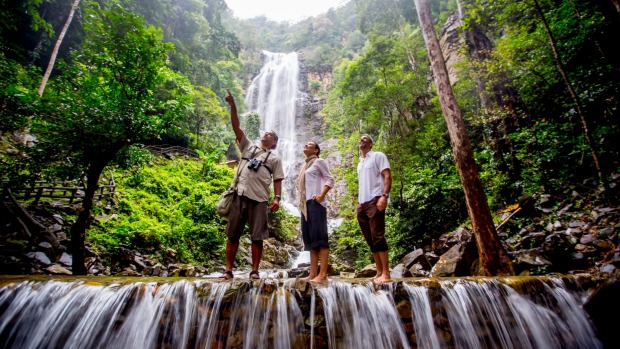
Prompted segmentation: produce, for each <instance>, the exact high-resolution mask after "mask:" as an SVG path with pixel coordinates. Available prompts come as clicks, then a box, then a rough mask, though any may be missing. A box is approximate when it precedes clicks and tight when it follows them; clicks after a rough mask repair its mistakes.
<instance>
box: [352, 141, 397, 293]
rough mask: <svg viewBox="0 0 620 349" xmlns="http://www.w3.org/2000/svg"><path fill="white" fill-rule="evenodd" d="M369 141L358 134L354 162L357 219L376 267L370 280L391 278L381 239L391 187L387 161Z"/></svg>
mask: <svg viewBox="0 0 620 349" xmlns="http://www.w3.org/2000/svg"><path fill="white" fill-rule="evenodd" d="M372 146H373V140H372V138H371V137H370V136H369V135H367V134H365V135H362V137H360V141H359V149H360V151H361V156H360V162H359V164H358V165H357V176H358V184H359V190H358V196H357V199H358V205H357V221H358V223H359V225H360V228H361V230H362V234H363V235H364V238H365V239H366V242H367V243H368V246H370V251H371V252H372V257H373V258H374V260H375V265H376V267H377V275H376V276H375V277H374V278H373V281H374V282H377V283H384V282H389V281H392V280H391V278H390V266H389V260H388V244H387V241H386V240H385V209H386V207H387V204H388V198H389V196H390V189H391V188H392V173H391V171H390V163H389V162H388V159H387V156H385V154H384V153H381V152H376V151H372Z"/></svg>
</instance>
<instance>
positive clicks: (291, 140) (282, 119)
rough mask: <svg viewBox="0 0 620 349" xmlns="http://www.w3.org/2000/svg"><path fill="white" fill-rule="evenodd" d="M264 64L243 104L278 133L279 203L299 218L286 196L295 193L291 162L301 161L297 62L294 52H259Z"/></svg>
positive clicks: (267, 128)
mask: <svg viewBox="0 0 620 349" xmlns="http://www.w3.org/2000/svg"><path fill="white" fill-rule="evenodd" d="M262 55H263V57H264V64H263V67H262V68H261V70H260V72H259V73H258V75H257V76H256V77H254V79H253V80H252V83H251V84H250V86H249V87H248V89H247V93H246V97H245V102H246V104H247V105H248V109H249V112H255V113H258V114H259V115H260V117H261V122H262V125H263V127H264V129H265V130H274V131H276V133H277V134H278V138H279V140H278V147H277V151H278V154H279V155H280V158H281V159H282V165H283V169H284V175H285V180H284V182H283V189H284V192H283V201H284V208H285V209H287V211H289V212H291V213H293V214H296V215H297V216H299V213H298V210H297V209H296V208H295V207H296V205H293V204H291V200H290V197H291V196H290V195H286V193H292V192H293V191H294V190H295V182H294V178H296V177H297V176H296V175H297V174H296V173H293V172H294V171H293V169H294V167H295V162H300V161H302V160H303V154H302V149H301V148H300V147H299V145H298V144H297V136H296V133H295V118H296V116H297V112H298V110H301V106H299V104H301V99H300V97H299V61H298V57H297V53H296V52H291V53H273V52H268V51H263V53H262Z"/></svg>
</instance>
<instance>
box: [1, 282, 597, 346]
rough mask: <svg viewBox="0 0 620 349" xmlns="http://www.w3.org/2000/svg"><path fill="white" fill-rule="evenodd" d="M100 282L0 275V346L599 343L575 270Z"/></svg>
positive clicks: (568, 344) (570, 344)
mask: <svg viewBox="0 0 620 349" xmlns="http://www.w3.org/2000/svg"><path fill="white" fill-rule="evenodd" d="M101 280H104V279H102V278H100V277H89V278H82V279H73V280H67V279H64V281H63V280H61V279H47V280H41V281H33V280H23V279H21V280H20V279H19V278H10V279H8V280H0V284H2V286H1V287H0V346H1V347H2V348H20V349H24V348H119V349H120V348H127V349H133V348H352V349H357V348H472V349H473V348H584V349H585V348H587V349H592V348H602V345H601V343H600V342H599V340H598V339H597V338H596V336H595V332H594V330H593V328H592V325H591V324H590V321H589V319H588V317H587V314H586V313H585V311H584V310H583V308H582V305H583V304H582V298H584V291H581V290H580V285H579V283H578V282H577V279H576V278H573V277H564V278H559V277H558V278H547V277H527V278H524V277H512V278H463V279H446V280H439V279H406V280H405V279H403V280H400V281H398V282H395V283H391V284H388V285H380V286H375V285H373V284H372V283H370V282H368V281H361V282H360V281H359V280H353V281H344V280H340V281H330V283H329V284H328V285H317V284H310V283H307V282H305V281H303V280H299V279H287V280H277V279H262V280H260V281H254V282H253V281H250V280H241V279H235V280H234V281H233V282H217V281H213V280H207V279H199V280H176V281H175V280H165V279H164V280H163V281H162V280H160V281H158V282H156V281H151V280H152V279H151V280H144V281H142V280H138V281H134V282H128V281H129V280H130V279H124V280H123V282H124V284H120V283H115V282H114V281H116V280H118V279H113V280H112V281H111V283H110V284H107V285H104V284H102V283H100V282H99V281H101ZM131 280H132V281H133V280H135V279H131Z"/></svg>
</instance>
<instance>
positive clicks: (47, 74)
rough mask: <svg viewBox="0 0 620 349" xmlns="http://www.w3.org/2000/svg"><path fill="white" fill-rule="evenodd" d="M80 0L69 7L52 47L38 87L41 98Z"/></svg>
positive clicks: (76, 0)
mask: <svg viewBox="0 0 620 349" xmlns="http://www.w3.org/2000/svg"><path fill="white" fill-rule="evenodd" d="M79 3H80V0H74V1H73V5H72V6H71V10H70V11H69V16H68V17H67V21H66V22H65V25H64V26H63V27H62V30H61V31H60V35H58V39H56V45H54V50H53V51H52V55H51V56H50V61H49V63H48V64H47V69H46V70H45V74H44V75H43V80H42V81H41V86H39V97H41V96H43V92H44V91H45V85H47V80H48V79H49V78H50V74H51V73H52V70H53V69H54V63H55V62H56V56H57V55H58V50H59V49H60V44H62V40H63V39H64V38H65V34H66V33H67V30H68V29H69V25H70V24H71V21H72V20H73V14H74V13H75V9H76V8H77V7H78V5H79Z"/></svg>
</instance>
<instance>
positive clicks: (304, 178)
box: [297, 142, 334, 282]
mask: <svg viewBox="0 0 620 349" xmlns="http://www.w3.org/2000/svg"><path fill="white" fill-rule="evenodd" d="M320 154H321V148H320V147H319V145H318V144H317V143H316V142H308V143H306V145H304V155H305V156H306V159H305V160H306V162H305V164H304V165H303V166H302V168H301V171H300V173H299V178H298V180H297V190H298V192H299V211H300V212H301V235H302V238H303V241H304V250H305V251H310V275H309V276H308V277H307V278H306V280H309V281H314V282H325V281H327V265H328V263H329V242H328V236H327V208H326V205H327V203H326V202H325V195H327V192H328V191H329V190H330V189H331V188H333V186H334V177H333V176H332V174H331V172H330V171H329V167H328V166H327V162H326V161H325V160H323V159H321V158H319V155H320ZM319 261H320V263H321V267H320V270H319V267H318V266H319Z"/></svg>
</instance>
